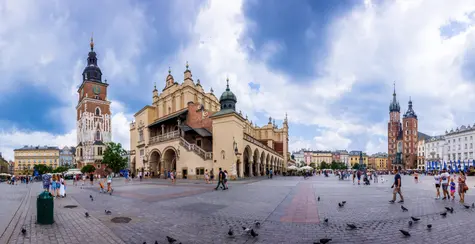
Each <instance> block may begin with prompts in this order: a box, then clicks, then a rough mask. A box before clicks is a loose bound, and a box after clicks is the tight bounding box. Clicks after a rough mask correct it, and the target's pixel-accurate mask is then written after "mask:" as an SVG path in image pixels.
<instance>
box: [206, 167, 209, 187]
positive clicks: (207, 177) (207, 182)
mask: <svg viewBox="0 0 475 244" xmlns="http://www.w3.org/2000/svg"><path fill="white" fill-rule="evenodd" d="M205 182H206V184H209V174H208V170H205Z"/></svg>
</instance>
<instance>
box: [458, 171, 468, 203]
mask: <svg viewBox="0 0 475 244" xmlns="http://www.w3.org/2000/svg"><path fill="white" fill-rule="evenodd" d="M466 179H467V178H466V177H465V173H464V172H463V171H460V177H459V178H458V183H459V196H460V203H464V201H465V192H466V191H467V190H468V186H467V184H466V183H465V181H466Z"/></svg>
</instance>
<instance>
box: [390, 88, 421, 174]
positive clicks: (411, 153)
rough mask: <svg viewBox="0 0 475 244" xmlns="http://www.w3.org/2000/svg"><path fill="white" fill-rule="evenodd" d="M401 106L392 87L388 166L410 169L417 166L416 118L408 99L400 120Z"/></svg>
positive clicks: (417, 135)
mask: <svg viewBox="0 0 475 244" xmlns="http://www.w3.org/2000/svg"><path fill="white" fill-rule="evenodd" d="M400 112H401V107H400V105H399V101H398V100H397V98H396V87H394V92H393V99H392V101H391V103H390V104H389V122H388V167H389V168H392V169H394V168H403V169H412V168H416V167H417V146H418V137H419V132H418V119H417V115H416V113H415V112H414V109H413V106H412V100H411V99H409V102H408V108H407V111H406V112H405V113H404V115H403V119H402V122H401V117H400Z"/></svg>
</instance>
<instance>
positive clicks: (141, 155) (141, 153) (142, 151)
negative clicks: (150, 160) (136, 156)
mask: <svg viewBox="0 0 475 244" xmlns="http://www.w3.org/2000/svg"><path fill="white" fill-rule="evenodd" d="M144 154H145V152H144V150H143V149H141V150H140V157H143V155H144Z"/></svg>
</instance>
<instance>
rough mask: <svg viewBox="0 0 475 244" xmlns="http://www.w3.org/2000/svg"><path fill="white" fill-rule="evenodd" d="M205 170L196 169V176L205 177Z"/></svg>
mask: <svg viewBox="0 0 475 244" xmlns="http://www.w3.org/2000/svg"><path fill="white" fill-rule="evenodd" d="M204 174H205V168H196V175H204Z"/></svg>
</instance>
